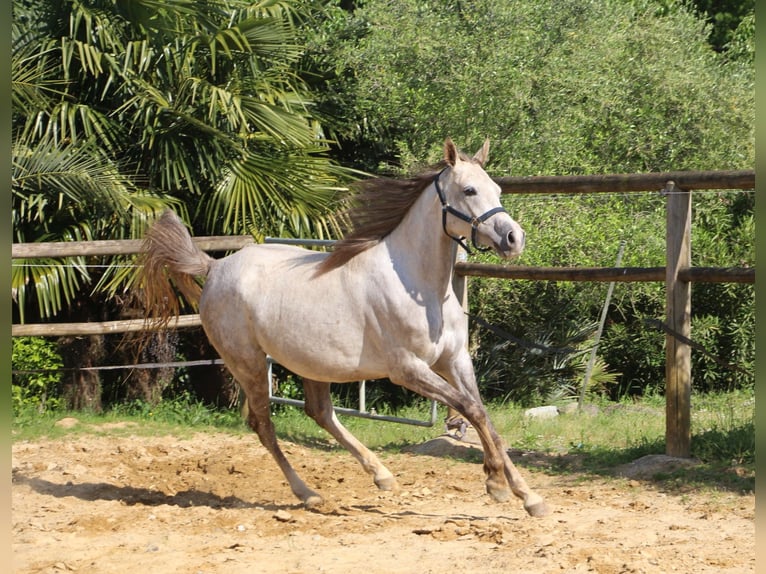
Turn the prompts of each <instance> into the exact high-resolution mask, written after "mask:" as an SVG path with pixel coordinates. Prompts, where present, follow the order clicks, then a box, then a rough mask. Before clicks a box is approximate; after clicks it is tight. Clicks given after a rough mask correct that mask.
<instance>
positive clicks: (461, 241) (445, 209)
mask: <svg viewBox="0 0 766 574" xmlns="http://www.w3.org/2000/svg"><path fill="white" fill-rule="evenodd" d="M446 169H447V168H446V167H445V168H444V169H443V170H441V171H440V172H439V173H437V174H436V176H435V177H434V187H435V188H436V193H437V194H438V195H439V201H440V202H441V204H442V229H444V233H445V234H446V235H447V237H449V238H450V239H452V240H453V241H455V242H456V243H457V244H458V245H460V247H462V248H463V249H465V251H466V253H468V254H469V255H470V253H471V250H470V249H469V247H468V245H466V243H465V237H462V236H461V237H458V236H456V235H452V234H451V233H450V232H449V231H447V214H448V213H449V214H451V215H454V216H455V217H457V218H458V219H461V220H463V221H465V222H466V223H470V224H471V242H472V243H473V247H474V249H476V250H477V251H489V250H490V249H492V248H491V247H482V246H480V245H479V244H478V243H476V231H477V229H478V227H479V225H480V224H482V223H484V222H485V221H487V219H489V218H490V217H492V216H493V215H495V214H496V213H501V212H505V208H504V207H503V206H502V205H501V206H500V207H493V208H492V209H490V210H489V211H486V212H484V213H483V214H482V215H480V216H479V217H471V216H470V215H466V214H465V213H463V212H462V211H459V210H457V209H455V208H454V207H452V206H451V205H450V204H449V203H447V198H446V197H445V196H444V191H442V188H441V187H440V186H439V178H440V177H441V175H442V174H443V173H444V171H445V170H446Z"/></svg>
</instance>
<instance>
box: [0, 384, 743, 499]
mask: <svg viewBox="0 0 766 574" xmlns="http://www.w3.org/2000/svg"><path fill="white" fill-rule="evenodd" d="M487 408H488V411H489V413H490V418H491V419H492V421H493V423H494V425H495V427H496V428H497V430H498V432H499V433H500V434H501V435H502V436H503V437H504V438H505V440H506V442H507V444H509V445H510V446H511V447H512V448H514V449H521V450H523V451H528V452H531V453H534V455H535V456H534V457H531V459H530V460H535V461H536V462H535V463H533V466H535V467H537V469H540V468H542V469H543V470H544V471H545V472H549V473H561V474H565V473H573V472H577V473H585V474H597V475H608V474H609V473H610V472H611V470H612V469H613V468H614V467H615V466H617V465H620V464H624V463H627V462H631V461H633V460H636V459H637V458H640V457H641V456H644V455H647V454H663V453H664V452H665V438H664V434H665V417H664V399H663V398H662V397H648V398H645V399H643V400H641V401H638V402H621V403H613V402H603V403H596V404H591V405H588V408H587V409H585V410H584V411H583V412H573V413H571V414H562V415H560V416H558V417H555V418H551V419H533V418H530V417H527V416H526V415H525V412H524V409H523V408H521V407H518V406H515V405H508V404H505V405H499V404H490V405H488V407H487ZM274 410H275V413H274V415H273V417H272V419H273V420H274V424H275V426H276V428H277V433H278V435H279V436H280V438H281V439H283V440H289V441H292V442H297V443H301V444H306V445H311V446H313V447H317V448H322V449H326V450H332V451H335V450H338V451H340V450H341V449H340V447H338V446H337V445H336V443H335V441H334V440H333V439H332V438H331V437H330V436H329V434H328V433H327V432H326V431H324V430H323V429H321V428H319V427H318V426H317V425H316V424H315V423H314V421H312V420H311V419H309V418H308V417H307V416H305V415H304V414H303V412H302V411H301V410H299V409H297V408H295V407H275V408H274ZM429 411H430V403H428V402H427V401H422V402H421V403H420V404H417V405H415V406H412V407H407V408H404V409H400V410H399V411H397V412H396V413H385V414H395V415H396V416H399V417H407V418H414V419H421V420H428V419H429ZM754 411H755V401H754V394H753V392H752V391H737V392H732V393H725V394H711V395H700V396H695V397H693V400H692V444H691V447H692V456H693V457H695V458H697V459H699V460H700V461H701V462H702V464H700V465H698V466H696V467H693V468H691V469H685V470H683V471H678V472H676V473H673V474H671V475H667V476H658V477H656V478H657V479H658V480H659V481H660V482H661V483H662V484H663V485H664V486H665V487H668V488H673V489H674V490H679V489H683V488H697V487H705V486H709V487H712V488H714V489H726V490H732V491H739V492H748V491H753V490H754V483H755V425H754ZM445 412H446V410H445V409H444V408H442V407H440V410H439V414H438V416H437V422H436V425H435V426H434V427H430V428H429V427H417V426H410V425H403V424H395V423H389V422H380V421H373V420H369V419H362V418H357V417H351V416H345V415H339V417H340V418H341V420H342V422H343V424H344V425H346V427H347V428H348V429H349V430H350V431H351V432H352V433H353V434H354V435H356V436H357V438H359V440H361V441H362V442H363V443H364V444H366V445H367V446H368V447H370V448H371V449H373V450H377V451H384V452H399V451H400V450H401V449H402V448H403V447H405V446H407V445H411V444H419V443H422V442H425V441H427V440H429V439H432V438H434V437H436V436H439V435H440V434H442V432H443V426H442V422H441V421H442V420H443V418H444V415H445ZM381 414H384V413H381ZM66 416H71V417H75V418H77V419H78V420H79V421H80V422H81V423H82V424H79V425H76V426H74V427H72V428H69V429H64V428H61V427H59V426H57V425H56V422H57V421H58V420H60V419H61V418H63V417H66ZM107 423H113V424H107ZM114 423H124V424H114ZM213 430H214V431H219V432H227V433H237V434H246V433H250V432H251V431H250V430H249V429H248V428H247V426H246V425H245V424H244V422H243V420H242V418H241V417H240V415H239V412H238V411H237V410H236V409H231V410H216V409H212V408H210V407H208V406H206V405H204V404H202V403H200V402H198V401H195V400H193V399H191V398H190V397H189V396H181V397H179V398H178V399H176V400H173V401H163V402H161V403H160V404H158V405H154V406H150V405H147V404H145V403H133V404H130V405H125V406H120V407H118V408H115V409H112V410H110V411H109V412H107V413H103V414H96V413H87V412H77V413H67V412H47V413H43V414H41V413H38V412H36V411H33V410H30V411H29V412H22V413H19V414H17V416H16V417H15V418H14V422H13V428H12V437H13V438H12V440H14V441H18V440H34V439H36V438H43V437H45V438H50V439H56V438H60V437H64V436H68V435H71V434H76V433H89V434H106V435H115V434H123V435H124V434H134V435H144V436H152V435H158V434H174V435H177V436H180V437H182V438H183V437H186V436H190V435H192V434H194V433H197V432H206V431H213ZM526 458H527V457H524V458H523V459H522V460H520V461H519V464H521V465H524V464H530V463H525V462H524V459H526Z"/></svg>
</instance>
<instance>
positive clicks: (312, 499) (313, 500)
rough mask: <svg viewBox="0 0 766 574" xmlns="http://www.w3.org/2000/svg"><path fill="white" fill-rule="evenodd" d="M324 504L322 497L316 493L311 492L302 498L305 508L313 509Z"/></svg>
mask: <svg viewBox="0 0 766 574" xmlns="http://www.w3.org/2000/svg"><path fill="white" fill-rule="evenodd" d="M323 504H324V499H323V498H322V497H321V496H319V495H318V494H312V495H310V496H307V497H306V498H304V499H303V506H305V507H306V510H314V509H316V508H319V507H320V506H322V505H323Z"/></svg>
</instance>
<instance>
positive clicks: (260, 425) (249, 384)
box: [227, 355, 322, 508]
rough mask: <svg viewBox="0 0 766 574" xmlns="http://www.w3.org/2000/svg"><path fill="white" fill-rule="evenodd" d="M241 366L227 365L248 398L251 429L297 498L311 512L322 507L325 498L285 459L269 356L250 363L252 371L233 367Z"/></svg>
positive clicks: (248, 419) (248, 420)
mask: <svg viewBox="0 0 766 574" xmlns="http://www.w3.org/2000/svg"><path fill="white" fill-rule="evenodd" d="M241 364H243V363H242V362H241V361H238V362H236V363H235V362H227V365H230V366H229V369H230V370H231V371H232V373H233V374H234V376H235V378H236V379H237V381H238V382H239V384H240V385H241V386H242V390H243V391H244V392H245V395H246V396H247V406H248V416H247V423H248V425H250V428H252V429H253V430H254V431H255V432H256V433H257V434H258V438H259V439H260V441H261V444H263V446H264V447H266V450H268V451H269V453H271V456H272V457H273V458H274V460H275V461H276V462H277V464H278V465H279V468H280V469H281V470H282V474H284V475H285V478H286V479H287V482H288V484H289V485H290V489H291V490H292V491H293V494H295V496H297V497H298V498H299V499H300V500H301V501H302V502H303V504H305V505H306V507H307V508H313V507H315V506H318V505H319V504H321V503H322V497H321V496H319V494H317V493H316V492H314V491H313V490H311V489H310V488H309V487H308V486H306V483H305V482H303V480H302V479H301V477H300V476H298V473H296V472H295V470H294V469H293V467H292V466H291V465H290V463H289V461H288V460H287V458H285V455H284V453H283V452H282V449H281V448H279V443H278V442H277V435H276V432H275V430H274V423H272V421H271V413H270V402H269V385H268V380H267V379H266V377H267V376H268V369H267V363H266V355H263V356H262V357H261V356H260V355H259V356H258V358H257V359H256V360H255V361H250V362H248V363H246V364H247V365H248V367H250V368H249V369H248V368H243V367H241V366H236V367H233V368H232V366H231V365H241Z"/></svg>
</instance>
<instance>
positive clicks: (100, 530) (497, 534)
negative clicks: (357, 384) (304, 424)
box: [12, 433, 755, 574]
mask: <svg viewBox="0 0 766 574" xmlns="http://www.w3.org/2000/svg"><path fill="white" fill-rule="evenodd" d="M283 446H284V448H285V451H286V453H287V456H288V457H289V458H290V460H291V461H292V462H293V464H294V466H295V468H296V470H297V471H298V472H299V473H300V474H301V475H302V476H303V477H304V479H306V481H307V483H308V484H309V485H310V486H312V487H313V488H315V489H316V490H317V491H319V492H320V493H322V495H323V496H324V497H325V498H326V500H327V503H326V504H325V505H324V506H323V507H322V508H321V510H320V511H307V510H305V509H303V508H302V507H301V506H300V505H299V504H297V501H296V500H295V499H294V498H293V496H292V494H291V493H290V491H289V489H288V487H287V484H286V482H285V480H284V478H283V477H282V475H281V473H280V472H279V470H278V469H277V467H276V464H275V463H274V462H273V461H272V460H271V457H270V456H269V455H268V453H267V452H266V451H265V450H264V449H263V447H261V445H260V444H259V443H258V441H257V439H256V438H255V437H254V436H250V435H245V436H233V435H227V434H219V433H210V434H198V435H196V436H194V437H192V438H190V439H179V438H177V437H173V436H164V437H152V438H147V437H135V436H128V437H103V436H71V437H69V438H65V439H61V440H56V441H45V440H41V441H34V442H19V443H16V444H14V446H13V454H12V465H13V486H12V505H13V506H12V508H13V510H12V528H13V551H14V568H13V572H15V573H18V574H26V573H33V572H34V573H62V572H78V573H104V574H112V573H114V574H117V573H119V574H124V573H125V572H157V573H162V574H164V573H176V572H178V573H185V574H203V573H204V574H208V573H226V574H239V573H245V572H247V573H252V572H259V573H263V574H271V573H280V574H284V573H314V572H324V573H339V574H340V573H343V574H345V573H347V572H351V571H354V570H355V569H363V571H364V572H365V574H377V573H386V574H397V573H411V572H418V573H419V574H421V573H423V574H425V573H429V572H432V573H437V572H438V573H440V574H441V573H443V572H445V571H455V572H465V573H469V572H483V573H493V572H526V573H531V574H536V573H550V572H562V573H570V572H571V573H574V572H597V573H605V574H618V573H646V574H651V573H660V572H662V573H665V572H694V573H708V572H709V573H713V572H715V573H721V572H729V573H735V572H736V573H739V572H755V540H754V538H755V527H754V507H755V498H754V496H752V495H747V496H742V495H737V494H732V493H724V492H721V493H714V494H711V493H709V492H708V493H693V492H692V493H690V492H685V493H684V494H683V496H680V495H674V494H671V493H665V492H661V491H659V490H658V489H656V488H655V487H653V486H652V485H651V483H648V482H639V481H637V480H625V479H606V478H594V477H592V476H588V475H580V474H576V473H575V474H569V475H566V476H561V475H553V474H548V473H546V472H544V471H542V470H539V469H535V468H524V469H523V472H524V474H525V476H526V477H527V479H528V482H529V483H530V485H532V486H533V487H534V488H535V490H537V491H538V492H540V493H541V494H542V495H543V496H545V497H546V498H547V500H548V502H549V503H550V504H551V505H552V507H553V509H554V511H553V513H552V514H551V515H550V516H548V517H545V518H542V519H534V518H529V517H527V515H526V514H525V512H524V510H523V509H522V506H521V504H520V503H519V502H517V501H515V500H514V501H511V502H508V503H504V504H496V503H493V502H491V501H490V499H489V498H488V496H487V495H486V494H484V484H483V482H484V477H483V473H482V470H481V464H480V462H477V460H478V461H480V455H479V457H478V459H477V460H475V456H476V453H475V452H469V453H467V454H469V455H470V456H466V457H462V458H461V457H452V456H450V457H445V456H443V454H441V453H438V452H432V453H429V455H424V454H415V453H403V454H390V453H381V457H382V459H383V460H384V462H385V463H386V464H387V466H388V467H389V469H390V470H391V471H392V472H393V473H394V474H395V475H396V476H397V479H398V480H399V483H400V486H401V487H402V489H401V492H399V493H397V494H391V493H385V492H380V491H378V490H376V489H375V487H374V485H373V484H372V480H371V479H370V478H369V477H368V476H367V475H366V474H365V473H364V472H363V471H362V469H361V468H360V467H359V465H358V464H357V463H356V461H354V460H353V459H352V458H351V457H350V455H348V454H347V453H345V451H342V450H337V451H336V450H320V449H313V448H306V447H303V446H299V445H295V444H289V443H287V444H283ZM462 448H464V449H466V450H467V451H473V450H474V447H473V446H466V445H464V446H463V447H462Z"/></svg>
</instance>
